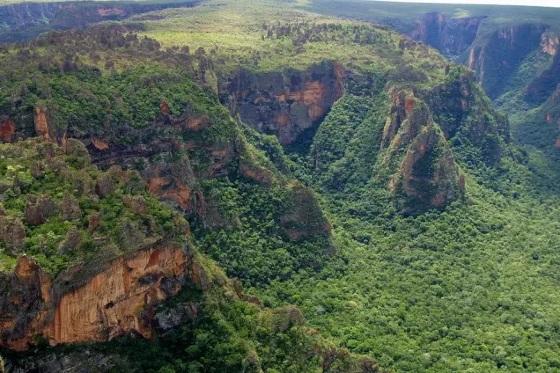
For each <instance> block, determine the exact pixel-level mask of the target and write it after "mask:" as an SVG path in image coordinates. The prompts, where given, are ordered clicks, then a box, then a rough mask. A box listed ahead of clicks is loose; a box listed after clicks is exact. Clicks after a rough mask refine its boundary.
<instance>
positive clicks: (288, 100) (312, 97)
mask: <svg viewBox="0 0 560 373" xmlns="http://www.w3.org/2000/svg"><path fill="white" fill-rule="evenodd" d="M343 80H344V70H343V68H342V67H341V66H340V65H338V64H335V63H331V62H325V63H322V64H320V65H315V66H313V67H311V68H309V69H308V70H306V71H303V72H302V71H295V70H287V71H284V72H271V73H262V74H253V73H250V72H248V71H240V72H239V73H238V74H237V75H236V76H234V77H233V78H232V79H231V80H230V81H229V82H227V83H226V84H225V85H224V86H223V87H221V89H220V90H221V92H222V95H221V96H222V97H223V101H226V102H227V103H228V105H229V107H230V109H231V111H232V112H233V113H237V114H239V116H240V117H241V119H242V120H243V121H244V122H246V123H248V124H250V125H251V126H253V127H255V128H256V129H258V130H259V131H262V132H265V133H269V134H275V135H276V136H278V139H279V141H280V143H281V144H283V145H293V144H296V143H305V142H308V140H309V137H312V135H313V134H314V132H315V130H316V128H317V125H318V124H319V123H320V122H321V120H322V119H323V118H324V116H325V115H326V114H327V113H328V111H329V110H330V108H331V107H332V105H333V104H334V102H335V101H336V100H338V99H339V98H340V97H341V96H342V94H343V89H344V85H343Z"/></svg>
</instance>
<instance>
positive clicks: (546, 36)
mask: <svg viewBox="0 0 560 373" xmlns="http://www.w3.org/2000/svg"><path fill="white" fill-rule="evenodd" d="M558 45H560V36H558V35H557V34H554V33H552V32H545V33H543V34H542V35H541V51H543V52H544V53H546V54H549V55H551V56H555V55H556V52H558Z"/></svg>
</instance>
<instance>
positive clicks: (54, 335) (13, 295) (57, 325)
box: [0, 244, 207, 351]
mask: <svg viewBox="0 0 560 373" xmlns="http://www.w3.org/2000/svg"><path fill="white" fill-rule="evenodd" d="M196 268H199V266H195V265H194V264H193V259H192V257H191V255H190V254H189V253H188V252H186V251H185V249H183V248H182V247H180V246H177V245H175V244H170V245H165V244H160V245H156V246H153V247H150V248H147V249H143V250H139V251H137V252H134V253H132V254H129V255H127V256H124V257H119V258H117V259H113V260H110V261H108V262H106V263H103V264H99V265H96V266H88V267H84V266H78V267H73V268H70V269H69V270H67V271H66V272H63V273H62V274H60V275H59V276H57V277H56V278H54V279H53V278H51V277H50V276H48V275H47V274H46V273H45V272H43V270H42V269H41V268H40V267H39V266H38V265H37V264H36V263H35V262H34V261H33V260H32V259H30V258H29V257H25V256H23V257H20V259H19V260H18V264H17V266H16V269H15V271H14V273H13V274H10V275H3V277H4V278H3V281H2V293H1V296H0V311H1V312H0V315H2V316H1V318H0V346H2V347H5V348H10V349H13V350H19V351H21V350H25V349H27V348H29V346H31V345H34V344H35V343H36V342H37V340H38V339H37V338H38V337H40V338H43V339H46V340H47V341H48V342H49V344H51V345H56V344H60V343H76V342H101V341H108V340H111V339H112V338H115V337H117V336H120V335H124V334H128V333H136V334H140V335H142V336H144V337H150V336H151V335H152V327H151V321H150V320H151V317H150V312H152V309H153V306H155V305H157V304H159V303H161V302H162V301H163V300H165V299H167V298H169V297H171V296H173V295H175V294H177V293H178V291H179V290H180V289H181V287H182V286H183V285H184V284H185V282H186V281H190V282H192V283H194V284H195V285H198V286H201V285H202V284H201V280H200V274H198V275H195V273H196V272H197V271H198V272H200V271H199V270H197V269H196ZM205 286H207V285H205Z"/></svg>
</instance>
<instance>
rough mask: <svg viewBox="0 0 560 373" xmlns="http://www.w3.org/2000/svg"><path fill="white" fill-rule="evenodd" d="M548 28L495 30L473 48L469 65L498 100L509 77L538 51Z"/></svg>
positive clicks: (528, 26) (530, 25) (522, 26)
mask: <svg viewBox="0 0 560 373" xmlns="http://www.w3.org/2000/svg"><path fill="white" fill-rule="evenodd" d="M545 30H546V27H545V26H544V25H542V24H538V23H524V24H513V25H510V26H506V27H501V28H499V29H497V30H496V31H493V32H492V33H491V34H490V35H489V36H487V37H486V38H484V39H481V40H480V42H479V43H477V44H475V45H473V47H472V48H471V49H470V51H469V54H468V58H467V60H466V61H465V63H466V65H467V66H468V67H469V68H470V69H471V70H473V71H475V72H476V75H477V77H478V79H479V81H480V82H481V83H482V85H483V87H484V89H485V90H486V93H487V94H488V95H489V96H490V97H491V98H496V97H498V96H499V95H501V94H502V93H504V88H505V87H506V84H507V82H508V79H509V78H510V76H511V75H512V74H513V73H514V72H515V71H516V69H517V68H518V67H519V65H520V63H521V62H522V61H523V59H524V58H525V57H527V55H528V54H529V53H531V52H532V51H534V50H535V49H537V48H538V46H539V45H540V42H541V36H542V34H543V32H544V31H545Z"/></svg>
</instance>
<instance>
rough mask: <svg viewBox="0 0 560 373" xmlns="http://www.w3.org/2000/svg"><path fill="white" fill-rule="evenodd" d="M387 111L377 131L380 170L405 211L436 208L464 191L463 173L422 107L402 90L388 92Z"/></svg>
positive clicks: (427, 109) (408, 213) (398, 204)
mask: <svg viewBox="0 0 560 373" xmlns="http://www.w3.org/2000/svg"><path fill="white" fill-rule="evenodd" d="M391 102H392V105H391V112H390V116H389V118H388V119H387V122H386V124H385V128H384V129H383V137H382V142H381V149H382V150H381V158H380V162H381V168H380V169H381V170H383V171H385V172H386V171H388V172H389V174H390V177H389V179H388V189H389V191H390V192H391V193H392V194H393V195H394V201H395V205H396V208H397V210H398V211H399V212H401V213H402V214H405V215H410V214H417V213H421V212H424V211H426V210H430V209H442V208H444V207H445V206H447V205H448V204H449V203H451V202H452V201H454V200H457V199H459V198H461V197H462V196H463V194H464V192H465V185H464V176H463V175H462V174H461V172H460V170H459V167H458V166H457V165H456V163H455V159H454V156H453V153H452V152H451V149H450V148H449V145H448V143H447V141H446V139H445V136H444V135H443V133H442V131H441V129H440V128H439V127H438V126H437V125H436V124H435V123H434V122H433V119H432V114H431V112H430V110H429V108H428V106H427V105H426V104H425V103H424V102H423V101H422V100H420V99H419V98H417V97H415V96H414V94H413V93H412V92H410V91H406V90H397V89H394V90H393V92H392V93H391Z"/></svg>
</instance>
